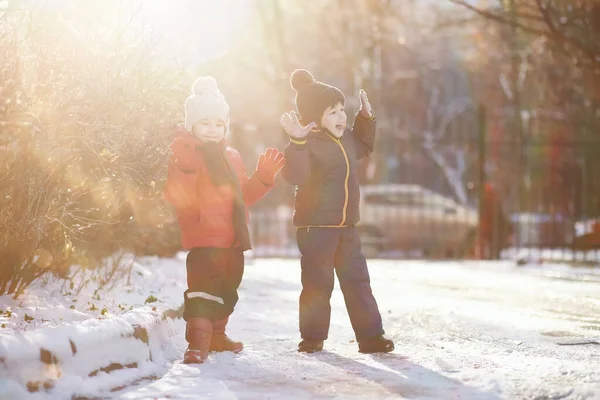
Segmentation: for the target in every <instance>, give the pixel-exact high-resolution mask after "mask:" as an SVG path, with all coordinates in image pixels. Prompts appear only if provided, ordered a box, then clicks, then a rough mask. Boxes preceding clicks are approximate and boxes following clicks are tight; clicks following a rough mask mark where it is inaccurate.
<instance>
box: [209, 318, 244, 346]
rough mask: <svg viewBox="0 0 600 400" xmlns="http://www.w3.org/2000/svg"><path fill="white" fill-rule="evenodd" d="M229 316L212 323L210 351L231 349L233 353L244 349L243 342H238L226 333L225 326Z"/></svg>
mask: <svg viewBox="0 0 600 400" xmlns="http://www.w3.org/2000/svg"><path fill="white" fill-rule="evenodd" d="M228 321H229V318H225V319H222V320H219V321H215V322H213V324H212V328H213V330H212V339H211V341H210V351H217V352H221V351H231V352H233V353H239V352H240V351H242V350H243V349H244V345H243V344H242V342H236V341H235V340H231V339H230V338H229V337H228V336H227V335H226V334H225V327H226V326H227V322H228Z"/></svg>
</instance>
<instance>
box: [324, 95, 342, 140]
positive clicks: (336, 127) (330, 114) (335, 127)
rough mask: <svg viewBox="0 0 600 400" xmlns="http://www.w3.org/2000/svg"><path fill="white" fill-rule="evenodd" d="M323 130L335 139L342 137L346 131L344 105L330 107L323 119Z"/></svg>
mask: <svg viewBox="0 0 600 400" xmlns="http://www.w3.org/2000/svg"><path fill="white" fill-rule="evenodd" d="M321 128H324V129H327V130H329V132H331V133H332V134H333V136H335V137H338V138H339V137H341V136H342V135H343V134H344V130H345V129H346V112H345V111H344V105H343V104H342V103H337V104H336V105H335V106H333V107H328V108H327V109H326V110H325V112H324V113H323V116H322V117H321Z"/></svg>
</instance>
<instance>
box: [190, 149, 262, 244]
mask: <svg viewBox="0 0 600 400" xmlns="http://www.w3.org/2000/svg"><path fill="white" fill-rule="evenodd" d="M225 148H226V144H225V141H221V142H219V143H207V144H205V145H204V146H202V147H201V150H202V153H203V155H204V160H205V161H206V168H207V169H208V174H209V176H210V180H211V182H212V183H213V185H215V186H216V187H219V186H223V185H231V187H232V188H233V228H234V231H235V238H236V240H235V241H234V243H237V245H238V247H239V248H240V250H241V251H245V250H250V249H251V245H250V232H249V231H248V224H247V223H246V204H245V203H244V196H243V194H242V189H241V187H240V181H239V179H238V177H237V174H236V172H235V170H234V169H233V167H232V166H231V164H230V163H229V161H228V160H227V156H226V153H225ZM232 247H233V246H232Z"/></svg>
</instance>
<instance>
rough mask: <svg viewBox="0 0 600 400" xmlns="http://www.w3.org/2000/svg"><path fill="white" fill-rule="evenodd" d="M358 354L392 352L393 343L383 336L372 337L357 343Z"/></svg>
mask: <svg viewBox="0 0 600 400" xmlns="http://www.w3.org/2000/svg"><path fill="white" fill-rule="evenodd" d="M358 351H359V352H360V353H367V354H370V353H389V352H390V351H394V342H392V341H391V340H390V339H388V338H386V337H385V336H383V335H377V336H373V337H371V338H368V339H363V340H361V341H359V342H358Z"/></svg>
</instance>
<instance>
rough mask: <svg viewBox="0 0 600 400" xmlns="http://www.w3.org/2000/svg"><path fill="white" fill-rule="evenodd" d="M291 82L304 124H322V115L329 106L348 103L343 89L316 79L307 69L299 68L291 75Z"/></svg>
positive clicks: (297, 107)
mask: <svg viewBox="0 0 600 400" xmlns="http://www.w3.org/2000/svg"><path fill="white" fill-rule="evenodd" d="M290 84H291V85H292V88H294V90H295V91H296V109H297V110H298V114H300V119H301V120H302V123H303V124H309V123H311V122H315V123H316V124H317V125H320V124H321V117H322V116H323V113H324V112H325V110H326V109H327V108H328V107H333V106H335V105H336V104H337V103H342V104H345V103H346V98H345V97H344V94H343V93H342V91H341V90H339V89H338V88H336V87H334V86H331V85H327V84H325V83H323V82H319V81H317V80H315V78H314V77H313V75H312V74H311V73H310V72H309V71H307V70H305V69H297V70H295V71H294V72H293V73H292V76H291V77H290Z"/></svg>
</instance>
